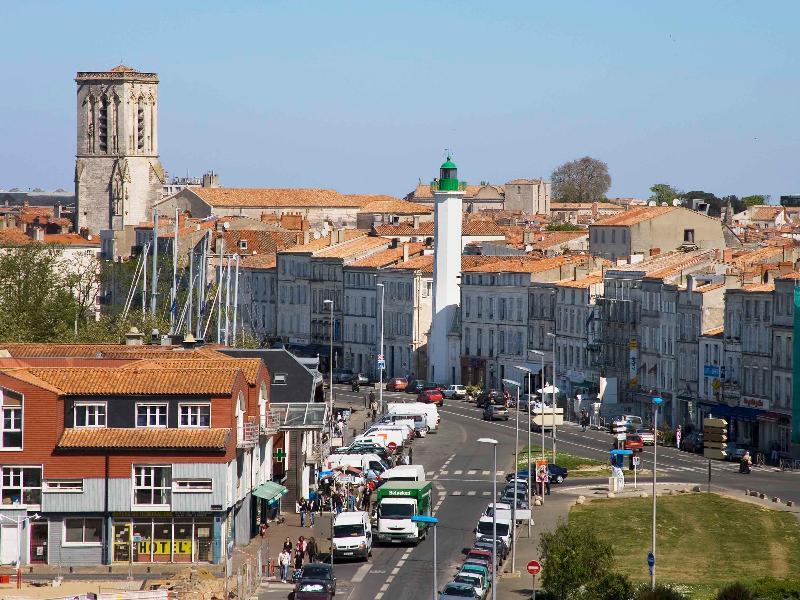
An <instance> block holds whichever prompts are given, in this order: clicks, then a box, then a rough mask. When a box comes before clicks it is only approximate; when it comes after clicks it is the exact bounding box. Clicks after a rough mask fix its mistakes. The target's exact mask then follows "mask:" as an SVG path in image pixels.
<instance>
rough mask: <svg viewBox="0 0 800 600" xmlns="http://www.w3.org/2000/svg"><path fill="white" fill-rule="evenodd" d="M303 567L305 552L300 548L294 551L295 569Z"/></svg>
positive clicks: (298, 569)
mask: <svg viewBox="0 0 800 600" xmlns="http://www.w3.org/2000/svg"><path fill="white" fill-rule="evenodd" d="M302 568H303V553H302V552H300V551H299V550H295V552H294V569H295V571H300V570H301V569H302Z"/></svg>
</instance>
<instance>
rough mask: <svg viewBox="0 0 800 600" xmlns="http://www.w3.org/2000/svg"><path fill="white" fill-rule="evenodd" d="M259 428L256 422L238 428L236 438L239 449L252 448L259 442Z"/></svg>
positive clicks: (249, 422)
mask: <svg viewBox="0 0 800 600" xmlns="http://www.w3.org/2000/svg"><path fill="white" fill-rule="evenodd" d="M259 429H260V428H259V426H258V423H257V422H256V421H248V422H247V423H245V424H244V425H242V426H241V427H239V428H238V431H237V436H236V447H237V448H251V447H253V446H255V445H256V443H257V442H258V434H259Z"/></svg>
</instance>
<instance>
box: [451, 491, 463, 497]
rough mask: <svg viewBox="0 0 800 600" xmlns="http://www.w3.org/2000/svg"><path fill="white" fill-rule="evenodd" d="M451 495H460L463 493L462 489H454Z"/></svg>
mask: <svg viewBox="0 0 800 600" xmlns="http://www.w3.org/2000/svg"><path fill="white" fill-rule="evenodd" d="M450 495H451V496H460V495H461V490H453V491H452V493H451V494H450Z"/></svg>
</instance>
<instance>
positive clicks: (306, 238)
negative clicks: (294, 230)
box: [298, 229, 311, 244]
mask: <svg viewBox="0 0 800 600" xmlns="http://www.w3.org/2000/svg"><path fill="white" fill-rule="evenodd" d="M298 237H299V236H298ZM309 241H311V232H310V231H309V230H308V229H306V230H305V231H304V232H303V243H304V244H307V243H308V242H309Z"/></svg>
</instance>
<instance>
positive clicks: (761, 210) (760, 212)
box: [750, 206, 783, 221]
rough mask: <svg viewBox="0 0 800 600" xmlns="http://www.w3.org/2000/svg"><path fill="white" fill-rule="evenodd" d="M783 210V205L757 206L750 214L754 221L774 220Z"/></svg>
mask: <svg viewBox="0 0 800 600" xmlns="http://www.w3.org/2000/svg"><path fill="white" fill-rule="evenodd" d="M782 212H783V207H782V206H757V207H755V208H754V209H753V213H752V214H751V216H750V220H752V221H774V220H775V218H776V217H777V216H778V215H779V214H780V213H782Z"/></svg>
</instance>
